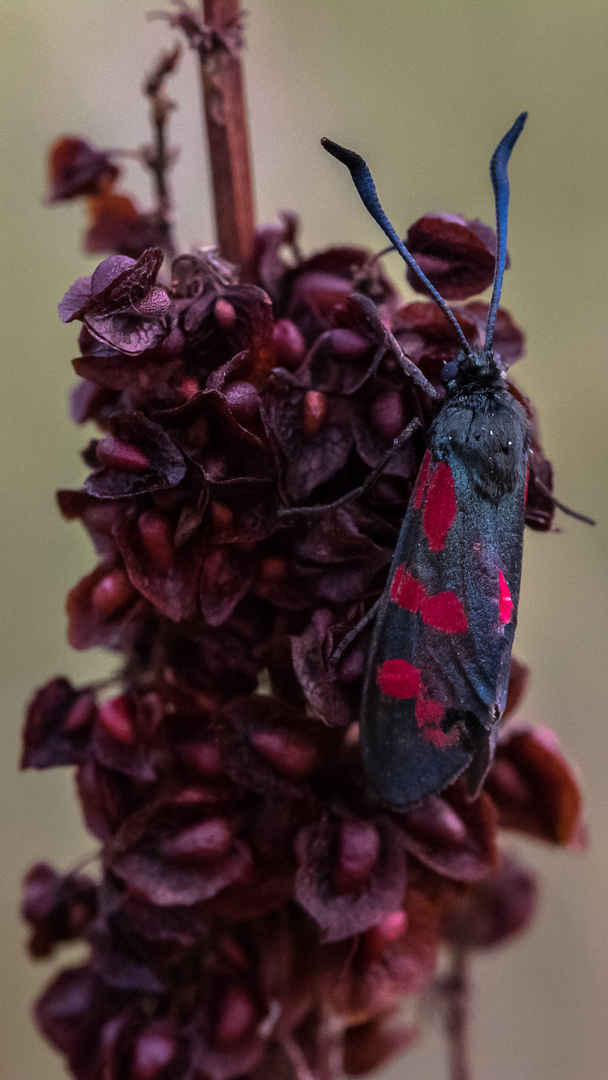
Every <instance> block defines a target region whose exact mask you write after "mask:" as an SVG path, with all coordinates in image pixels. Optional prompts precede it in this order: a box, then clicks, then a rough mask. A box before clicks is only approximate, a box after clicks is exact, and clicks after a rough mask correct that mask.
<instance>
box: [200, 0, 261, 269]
mask: <svg viewBox="0 0 608 1080" xmlns="http://www.w3.org/2000/svg"><path fill="white" fill-rule="evenodd" d="M203 17H204V21H205V27H206V28H207V29H208V30H209V31H211V32H212V33H215V34H217V35H222V34H225V33H226V31H227V30H228V31H230V30H233V29H234V28H235V27H236V28H238V25H239V19H240V17H241V12H240V8H239V0H203ZM199 56H200V66H201V81H202V86H203V100H204V109H205V122H206V127H207V142H208V146H209V157H210V160H211V175H212V181H213V197H214V202H215V221H216V228H217V240H218V245H219V250H220V255H221V256H222V257H223V258H224V259H227V260H228V262H231V263H235V264H236V265H237V266H240V267H241V268H242V272H243V276H244V277H245V278H246V277H248V276H249V274H250V268H251V263H252V258H253V243H254V235H253V230H254V211H253V188H252V179H251V166H250V161H249V139H248V133H247V113H246V108H245V96H244V88H243V76H242V70H241V61H240V58H239V55H238V49H226V48H221V47H216V48H212V49H211V50H208V51H207V50H203V49H200V50H199Z"/></svg>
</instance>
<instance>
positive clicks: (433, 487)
mask: <svg viewBox="0 0 608 1080" xmlns="http://www.w3.org/2000/svg"><path fill="white" fill-rule="evenodd" d="M455 517H456V492H455V490H454V477H453V476H452V471H451V469H450V466H449V465H446V463H445V461H439V462H438V463H437V466H436V468H435V471H434V472H433V475H432V477H431V482H430V484H429V490H428V493H427V496H426V502H425V504H424V514H423V517H422V525H423V528H424V532H425V535H426V538H427V540H428V542H429V547H430V549H431V551H441V550H442V548H443V545H444V544H445V539H446V536H447V535H448V533H449V531H450V529H451V528H452V525H453V524H454V518H455Z"/></svg>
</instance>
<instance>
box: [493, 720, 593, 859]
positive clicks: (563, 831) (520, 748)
mask: <svg viewBox="0 0 608 1080" xmlns="http://www.w3.org/2000/svg"><path fill="white" fill-rule="evenodd" d="M486 790H487V791H488V793H489V794H490V795H491V796H492V799H493V800H494V802H495V803H496V806H497V807H498V813H499V824H500V826H501V827H502V828H504V829H517V830H518V831H519V832H524V833H528V834H529V835H530V836H536V837H538V838H539V839H541V840H548V841H549V842H550V843H554V844H564V845H565V846H566V847H571V848H574V849H580V848H584V847H585V846H586V828H585V823H584V816H583V804H582V796H581V791H580V788H579V784H578V778H577V775H576V771H575V769H573V768H572V766H571V765H570V764H569V763H568V761H567V760H566V758H565V757H564V755H563V753H562V751H561V749H560V746H559V743H558V741H557V738H556V736H555V735H554V734H553V732H552V731H550V730H549V728H545V727H540V726H539V727H535V728H532V727H512V728H511V729H510V730H507V732H506V733H505V737H504V741H501V742H500V743H499V745H498V748H497V752H496V757H495V760H494V764H493V765H492V768H491V769H490V772H489V773H488V777H487V780H486Z"/></svg>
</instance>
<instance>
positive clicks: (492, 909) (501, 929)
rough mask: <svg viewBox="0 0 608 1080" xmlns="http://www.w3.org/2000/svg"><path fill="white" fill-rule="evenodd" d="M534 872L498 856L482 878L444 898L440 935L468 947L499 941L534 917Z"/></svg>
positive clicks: (518, 929)
mask: <svg viewBox="0 0 608 1080" xmlns="http://www.w3.org/2000/svg"><path fill="white" fill-rule="evenodd" d="M536 900H537V885H536V875H535V874H533V873H532V872H531V871H530V870H527V869H526V868H525V867H523V866H520V865H519V864H518V863H517V862H515V860H514V859H510V858H507V857H506V856H502V858H501V861H500V863H499V865H498V866H497V868H496V869H495V870H494V871H493V873H492V874H491V876H490V877H488V878H486V879H485V881H480V882H478V883H477V884H476V885H471V886H469V887H465V888H463V889H462V890H461V891H454V892H453V893H452V894H451V895H450V896H449V898H448V899H447V901H446V908H445V911H444V914H443V918H442V927H441V936H442V938H443V939H444V940H446V941H449V942H452V943H453V944H457V945H464V946H467V947H468V948H475V949H487V948H489V947H491V946H493V945H500V944H502V942H503V941H505V940H507V939H508V938H510V937H512V935H513V934H517V933H519V932H520V931H521V930H523V929H524V928H525V927H526V926H527V925H528V923H529V922H530V921H531V919H532V918H533V917H534V914H535V910H536Z"/></svg>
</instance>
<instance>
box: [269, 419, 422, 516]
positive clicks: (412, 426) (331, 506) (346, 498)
mask: <svg viewBox="0 0 608 1080" xmlns="http://www.w3.org/2000/svg"><path fill="white" fill-rule="evenodd" d="M419 427H421V422H420V420H419V419H418V417H417V416H415V417H414V419H413V420H412V421H411V422H410V423H409V424H408V425H407V427H406V428H405V429H404V430H403V431H402V432H401V434H400V435H399V436H398V438H396V439H395V440H394V442H393V445H392V446H391V448H390V450H387V452H386V453H385V454H383V456H382V457H381V458H380V461H378V462H377V463H376V465H374V467H373V469H372V470H371V472H370V473H369V475H368V476H366V478H365V480H364V481H363V483H362V484H360V486H359V487H357V488H353V490H352V491H349V492H347V494H346V495H342V496H341V498H339V499H336V500H335V501H334V502H331V503H319V504H317V505H316V506H290V507H287V508H286V509H284V510H279V511H278V512H277V518H278V520H279V521H280V522H281V523H283V522H285V523H286V522H289V521H291V520H295V519H297V518H306V517H314V516H315V515H317V514H324V513H325V511H326V510H337V509H338V507H340V506H344V505H345V504H346V503H349V502H352V500H353V499H358V498H359V496H360V495H363V494H364V492H366V491H367V490H368V488H370V487H372V486H373V484H375V483H376V480H377V479H378V477H379V476H380V475H381V473H382V472H383V471H384V469H385V468H386V466H387V465H388V463H389V461H390V460H391V458H392V456H393V454H396V453H397V450H400V449H401V447H402V446H404V445H405V443H406V442H407V441H408V439H410V438H411V436H412V435H413V434H414V432H415V431H417V430H418V428H419Z"/></svg>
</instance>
